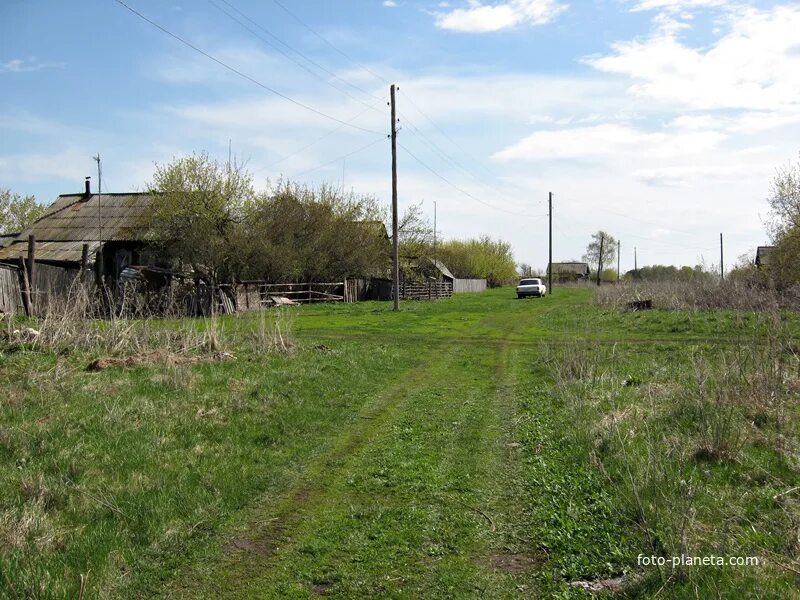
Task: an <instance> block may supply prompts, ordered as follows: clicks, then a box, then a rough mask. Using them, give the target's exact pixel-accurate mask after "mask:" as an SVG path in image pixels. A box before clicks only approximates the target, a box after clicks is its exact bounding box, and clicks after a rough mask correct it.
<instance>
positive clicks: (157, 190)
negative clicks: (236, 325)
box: [148, 153, 255, 282]
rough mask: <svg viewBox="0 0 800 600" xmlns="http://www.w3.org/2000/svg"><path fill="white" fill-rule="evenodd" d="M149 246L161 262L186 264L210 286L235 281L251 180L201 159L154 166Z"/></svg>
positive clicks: (252, 194)
mask: <svg viewBox="0 0 800 600" xmlns="http://www.w3.org/2000/svg"><path fill="white" fill-rule="evenodd" d="M148 192H149V193H150V194H152V196H153V208H154V210H153V213H152V218H151V220H150V223H149V225H150V234H149V241H150V242H151V243H153V244H154V245H155V246H157V247H159V248H161V250H162V251H163V253H164V257H165V258H167V259H171V260H172V261H178V262H180V263H182V264H190V265H192V267H193V268H194V270H195V272H196V273H198V274H200V275H201V276H202V277H203V278H204V279H206V280H208V281H211V282H220V281H231V280H232V279H233V278H234V277H235V276H236V275H237V273H236V269H235V266H236V265H237V263H238V261H237V260H236V257H237V256H238V252H239V248H237V243H238V242H240V241H241V240H242V239H243V237H244V236H243V231H242V227H243V217H244V207H245V206H246V205H247V204H248V203H251V202H253V200H254V198H255V190H254V188H253V183H252V177H251V175H250V174H249V173H248V172H247V171H246V170H245V169H244V167H243V166H242V165H238V164H232V165H229V164H227V163H219V162H217V161H216V160H211V159H210V158H209V156H208V155H207V154H206V153H201V154H192V155H191V156H184V157H182V158H177V159H174V160H173V161H172V162H171V163H170V164H167V165H163V166H159V165H156V171H155V174H154V175H153V181H152V182H151V183H150V184H149V185H148Z"/></svg>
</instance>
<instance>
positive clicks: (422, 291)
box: [400, 281, 453, 300]
mask: <svg viewBox="0 0 800 600" xmlns="http://www.w3.org/2000/svg"><path fill="white" fill-rule="evenodd" d="M452 295H453V283H452V282H451V281H424V282H416V281H401V282H400V298H401V299H402V300H438V299H439V298H449V297H450V296H452Z"/></svg>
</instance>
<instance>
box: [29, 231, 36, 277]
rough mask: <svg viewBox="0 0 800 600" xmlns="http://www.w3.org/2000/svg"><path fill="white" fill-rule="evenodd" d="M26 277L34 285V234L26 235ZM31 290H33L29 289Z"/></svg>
mask: <svg viewBox="0 0 800 600" xmlns="http://www.w3.org/2000/svg"><path fill="white" fill-rule="evenodd" d="M28 279H29V280H30V282H31V286H34V285H36V236H33V235H29V236H28ZM31 291H33V290H31Z"/></svg>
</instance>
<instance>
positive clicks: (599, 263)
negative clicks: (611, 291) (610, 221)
mask: <svg viewBox="0 0 800 600" xmlns="http://www.w3.org/2000/svg"><path fill="white" fill-rule="evenodd" d="M605 240H606V236H605V235H603V232H602V231H601V232H600V255H599V256H598V257H597V286H598V287H600V271H602V270H603V243H604V242H605Z"/></svg>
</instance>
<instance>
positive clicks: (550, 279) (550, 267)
mask: <svg viewBox="0 0 800 600" xmlns="http://www.w3.org/2000/svg"><path fill="white" fill-rule="evenodd" d="M547 206H548V210H547V216H548V217H549V221H550V223H549V227H550V229H549V234H548V236H547V237H548V247H549V249H548V261H547V290H546V291H547V292H549V293H550V294H552V293H553V192H550V196H549V197H548V202H547Z"/></svg>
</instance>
